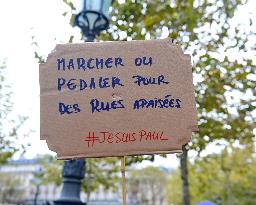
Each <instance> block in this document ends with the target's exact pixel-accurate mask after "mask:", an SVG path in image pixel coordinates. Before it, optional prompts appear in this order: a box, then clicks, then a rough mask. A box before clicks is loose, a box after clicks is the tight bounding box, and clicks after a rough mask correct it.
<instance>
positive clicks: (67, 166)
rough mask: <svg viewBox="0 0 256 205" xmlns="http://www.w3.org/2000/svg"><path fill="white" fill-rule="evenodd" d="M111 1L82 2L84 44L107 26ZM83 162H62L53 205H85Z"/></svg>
mask: <svg viewBox="0 0 256 205" xmlns="http://www.w3.org/2000/svg"><path fill="white" fill-rule="evenodd" d="M112 3H113V0H82V10H81V11H80V12H79V13H78V14H77V15H76V17H75V26H78V27H79V28H80V29H81V31H82V33H83V35H84V36H85V41H86V42H93V41H94V40H95V37H96V35H99V34H100V32H101V31H103V30H106V29H107V28H108V26H109V20H108V18H109V8H110V6H111V4H112ZM85 165H86V161H85V160H82V159H80V160H68V161H65V162H64V167H63V172H62V178H63V187H62V191H61V196H60V198H59V199H58V200H55V201H54V204H55V205H85V203H83V202H82V201H81V199H80V189H81V183H82V180H83V179H84V174H85Z"/></svg>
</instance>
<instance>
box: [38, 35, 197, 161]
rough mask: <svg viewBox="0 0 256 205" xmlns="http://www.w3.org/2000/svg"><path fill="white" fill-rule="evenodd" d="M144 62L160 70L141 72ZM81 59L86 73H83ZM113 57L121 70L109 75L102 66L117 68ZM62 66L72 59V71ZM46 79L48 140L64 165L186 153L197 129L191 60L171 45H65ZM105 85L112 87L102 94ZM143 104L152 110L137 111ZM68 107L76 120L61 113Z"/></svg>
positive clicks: (43, 71)
mask: <svg viewBox="0 0 256 205" xmlns="http://www.w3.org/2000/svg"><path fill="white" fill-rule="evenodd" d="M143 57H145V59H146V61H145V64H147V63H148V62H150V60H149V59H150V58H151V59H152V63H149V64H148V65H141V66H136V65H135V59H136V58H139V60H137V61H136V62H137V63H139V62H143ZM78 58H80V59H78ZM81 58H83V59H84V60H85V64H84V65H85V66H84V67H83V66H80V69H78V64H77V62H78V61H79V63H80V65H82V64H83V60H81ZM96 58H97V59H98V60H97V62H98V68H97V65H96ZM108 58H112V60H113V64H114V62H115V59H116V62H117V67H116V66H115V64H114V65H113V67H112V68H107V67H106V64H104V66H103V68H101V67H100V65H101V64H100V63H99V62H101V60H100V59H103V60H104V62H106V61H107V62H108V63H107V66H108V67H109V66H110V64H111V59H110V60H109V59H108ZM120 58H121V59H122V62H121V63H120ZM58 59H60V60H61V59H65V64H66V65H65V70H63V64H61V63H60V67H59V69H58ZM70 59H73V62H72V60H70ZM107 59H108V60H107ZM140 59H142V61H141V60H140ZM72 63H73V64H72ZM120 64H122V65H123V66H122V65H120ZM68 65H69V68H70V69H68ZM87 65H88V67H87ZM93 66H94V68H93ZM39 72H40V75H39V76H40V135H41V139H42V140H46V141H47V144H48V147H49V149H50V150H52V151H54V152H56V153H57V157H58V158H59V159H73V158H82V157H105V156H124V155H140V154H153V153H172V152H179V151H180V150H181V146H182V145H183V144H185V143H187V142H188V141H189V140H190V138H191V134H192V131H196V130H197V119H196V108H195V96H194V89H193V83H192V68H191V60H190V56H188V55H185V54H184V53H183V52H182V50H181V48H180V47H179V46H178V45H174V44H172V43H171V41H170V40H169V39H164V40H150V41H129V42H103V43H82V44H64V45H57V46H56V48H55V50H54V51H53V52H52V53H51V54H49V56H48V59H47V62H46V63H44V64H41V65H40V68H39ZM133 76H141V77H147V79H149V78H150V77H151V83H152V84H147V82H148V81H146V80H145V79H144V80H141V81H140V84H141V85H140V86H139V85H138V83H135V80H136V79H138V77H133ZM58 78H59V89H58ZM92 78H93V79H94V81H93V82H95V84H94V83H92V82H91V81H92V80H91V79H92ZM153 78H155V79H153ZM70 79H73V80H71V81H70V83H69V84H68V81H69V80H70ZM80 79H82V80H81V82H82V84H81V86H82V87H81V89H82V90H80V84H79V83H80ZM100 79H101V81H100V83H101V87H104V84H105V86H108V85H109V87H104V88H100V87H99V80H100ZM117 79H120V81H118V80H117ZM64 80H65V83H64ZM112 81H113V83H114V84H113V83H112ZM74 82H75V83H76V84H77V87H76V88H74V84H73V83H74ZM84 82H86V84H87V87H86V88H85V83H84ZM143 82H145V84H144V83H143ZM158 82H159V83H158ZM120 84H122V85H123V86H121V85H120ZM146 84H147V85H146ZM113 86H114V88H113ZM90 87H91V89H90ZM167 95H169V96H167ZM166 96H167V97H166ZM92 99H97V100H98V102H99V104H101V103H102V102H103V103H104V107H105V109H107V107H106V103H107V102H109V105H110V107H111V105H112V109H110V110H109V111H107V110H102V109H100V106H96V104H95V102H96V100H95V101H94V102H93V103H92ZM140 99H141V100H140ZM143 99H144V100H143ZM136 100H140V101H139V104H140V105H141V103H143V102H144V107H143V108H142V105H141V106H140V107H139V109H134V103H135V101H136ZM60 103H63V104H65V105H70V107H69V109H68V112H69V114H68V113H64V114H61V112H60V111H64V109H62V108H63V104H62V106H61V110H59V107H60ZM91 103H92V104H93V105H95V109H94V112H93V111H92V105H91ZM74 104H76V105H74ZM71 107H72V108H71ZM78 107H79V108H78ZM121 107H125V108H121ZM135 108H138V107H136V106H135Z"/></svg>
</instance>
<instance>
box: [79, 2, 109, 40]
mask: <svg viewBox="0 0 256 205" xmlns="http://www.w3.org/2000/svg"><path fill="white" fill-rule="evenodd" d="M82 2H83V4H82V7H83V8H82V11H81V12H80V13H78V14H77V15H76V17H75V25H76V26H78V27H79V28H80V29H81V31H82V33H83V35H84V36H85V37H86V40H85V41H87V42H91V41H94V39H95V37H96V35H99V34H100V32H101V31H103V30H106V29H107V28H108V26H109V20H108V18H109V7H110V6H111V4H112V3H113V0H83V1H82Z"/></svg>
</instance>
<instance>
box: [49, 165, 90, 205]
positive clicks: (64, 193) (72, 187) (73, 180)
mask: <svg viewBox="0 0 256 205" xmlns="http://www.w3.org/2000/svg"><path fill="white" fill-rule="evenodd" d="M84 168H85V161H84V160H69V161H65V164H64V168H63V172H62V177H63V187H62V190H61V195H60V198H59V199H57V200H55V201H54V204H55V205H86V203H84V202H82V201H81V199H80V189H81V183H82V179H83V178H84V172H85V170H84Z"/></svg>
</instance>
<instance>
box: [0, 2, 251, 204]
mask: <svg viewBox="0 0 256 205" xmlns="http://www.w3.org/2000/svg"><path fill="white" fill-rule="evenodd" d="M105 1H107V0H105ZM95 2H98V3H100V1H97V0H94V3H95ZM102 2H103V1H102ZM109 2H110V1H109ZM81 5H83V1H82V0H55V1H52V0H24V1H15V0H8V1H1V2H0V26H1V30H0V203H2V204H34V205H35V204H43V203H45V204H47V203H48V204H51V203H53V200H56V199H58V197H59V196H60V191H61V187H62V180H63V178H62V177H61V171H62V169H63V162H62V161H57V160H56V159H55V153H53V152H51V151H50V150H49V149H48V147H47V145H46V143H45V142H44V141H40V136H39V135H40V132H39V131H40V128H39V125H40V120H39V79H38V75H39V74H38V73H39V72H38V68H39V66H38V64H39V63H42V62H44V61H45V60H46V58H47V55H48V54H49V53H50V52H51V51H52V50H53V49H54V47H55V45H56V44H58V43H68V42H69V43H72V42H76V43H77V42H84V40H92V39H91V38H92V35H93V38H94V37H95V38H96V39H95V41H109V40H111V41H131V40H148V39H162V38H171V39H173V41H174V42H175V43H178V44H179V45H181V47H182V49H183V51H184V52H185V53H186V54H190V55H191V56H192V65H193V81H194V86H195V92H196V103H197V110H198V124H199V132H198V133H194V134H193V136H192V140H191V142H190V143H189V144H188V145H186V146H184V147H183V154H170V155H161V156H160V155H155V156H141V157H129V158H128V159H127V199H128V203H127V205H171V204H174V205H181V204H184V205H189V204H201V205H203V204H209V205H211V204H227V205H253V204H256V155H255V134H256V110H255V107H256V89H255V87H256V74H255V72H256V36H255V34H256V30H255V28H256V25H255V24H256V2H255V1H254V0H248V1H247V0H183V1H179V0H115V1H113V2H112V5H111V4H110V3H109V7H107V10H105V13H104V14H105V15H106V17H107V20H108V23H109V26H108V28H106V29H105V27H104V28H103V29H102V30H101V31H100V32H99V31H94V32H92V33H89V34H88V32H87V33H86V32H85V31H84V30H82V31H83V32H81V29H80V28H79V27H78V26H76V25H77V22H76V21H75V19H76V15H77V14H78V13H79V12H80V11H81V10H82V9H83V8H82V6H81ZM91 20H93V19H92V18H91ZM106 26H107V25H106ZM89 29H91V28H89ZM92 29H93V28H92ZM83 34H84V35H83ZM85 169H86V171H85V179H84V180H83V184H82V190H81V199H82V201H85V202H87V204H89V205H98V204H101V205H119V204H122V200H121V199H122V196H121V183H120V176H121V175H120V162H119V159H116V158H104V159H87V160H86V168H85Z"/></svg>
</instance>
